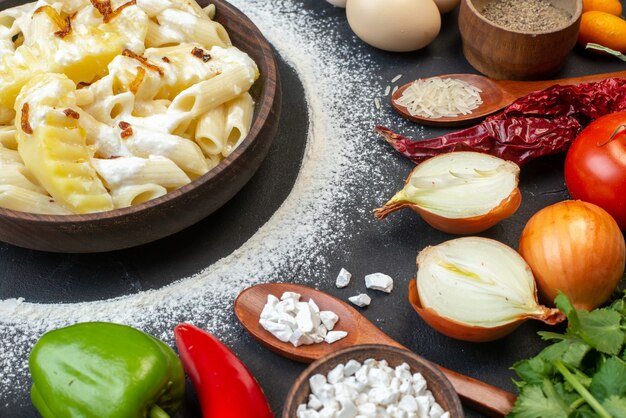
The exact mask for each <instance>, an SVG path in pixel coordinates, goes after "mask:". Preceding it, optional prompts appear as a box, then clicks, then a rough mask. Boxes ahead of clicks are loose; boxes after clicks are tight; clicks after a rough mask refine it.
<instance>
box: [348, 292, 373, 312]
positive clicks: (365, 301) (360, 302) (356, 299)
mask: <svg viewBox="0 0 626 418" xmlns="http://www.w3.org/2000/svg"><path fill="white" fill-rule="evenodd" d="M348 300H349V301H350V302H352V303H353V304H354V305H356V306H358V307H359V308H365V307H366V306H369V304H370V303H372V298H371V297H369V296H368V295H367V294H365V293H360V294H358V295H355V296H350V297H349V298H348Z"/></svg>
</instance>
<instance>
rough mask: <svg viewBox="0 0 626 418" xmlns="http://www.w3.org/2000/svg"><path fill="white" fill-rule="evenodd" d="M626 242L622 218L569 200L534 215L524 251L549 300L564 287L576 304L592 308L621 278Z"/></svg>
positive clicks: (527, 228) (524, 234) (525, 233)
mask: <svg viewBox="0 0 626 418" xmlns="http://www.w3.org/2000/svg"><path fill="white" fill-rule="evenodd" d="M625 247H626V246H625V244H624V236H623V235H622V232H621V231H620V229H619V226H618V225H617V222H615V220H614V219H613V218H612V217H611V215H609V214H608V213H607V212H606V211H605V210H604V209H602V208H600V207H599V206H596V205H594V204H591V203H587V202H582V201H580V200H566V201H564V202H559V203H556V204H554V205H551V206H548V207H546V208H544V209H542V210H540V211H539V212H537V213H536V214H535V215H533V217H532V218H530V220H529V221H528V223H527V224H526V226H525V227H524V230H523V232H522V236H521V238H520V242H519V253H520V254H521V256H522V257H523V258H524V260H526V262H527V263H528V265H530V267H531V269H532V271H533V274H534V275H535V279H536V281H537V287H538V288H539V293H540V295H541V296H542V298H543V299H545V301H546V302H547V303H548V302H549V303H552V301H554V298H555V297H556V295H557V293H558V291H559V290H560V291H561V292H563V293H564V294H565V295H566V296H567V297H568V298H569V299H570V301H571V302H572V304H573V305H574V306H575V307H576V308H577V309H586V310H592V309H594V308H597V307H598V306H600V305H602V304H603V303H604V302H606V301H607V300H608V299H609V297H610V296H611V294H612V293H613V291H614V290H615V288H616V287H617V285H618V283H619V281H620V279H621V278H622V275H623V273H624V262H625V257H626V248H625Z"/></svg>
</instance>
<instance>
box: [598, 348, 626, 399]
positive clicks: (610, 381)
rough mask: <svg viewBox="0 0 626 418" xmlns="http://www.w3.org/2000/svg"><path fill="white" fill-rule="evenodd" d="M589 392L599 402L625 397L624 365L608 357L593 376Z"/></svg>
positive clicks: (625, 376)
mask: <svg viewBox="0 0 626 418" xmlns="http://www.w3.org/2000/svg"><path fill="white" fill-rule="evenodd" d="M589 390H590V391H591V393H592V394H593V396H595V397H596V398H598V399H599V400H600V401H601V402H602V401H604V400H605V399H607V398H609V397H612V396H618V397H626V363H625V362H624V361H622V360H620V359H619V358H617V357H609V358H608V359H606V361H604V363H603V364H602V365H601V366H600V369H599V370H598V371H597V372H596V374H594V375H593V378H592V379H591V386H590V387H589Z"/></svg>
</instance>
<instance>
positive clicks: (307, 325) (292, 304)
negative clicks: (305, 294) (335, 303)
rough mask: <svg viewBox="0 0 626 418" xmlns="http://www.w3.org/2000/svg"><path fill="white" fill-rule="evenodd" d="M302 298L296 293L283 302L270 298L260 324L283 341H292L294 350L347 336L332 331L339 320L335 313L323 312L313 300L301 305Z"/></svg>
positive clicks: (286, 294)
mask: <svg viewBox="0 0 626 418" xmlns="http://www.w3.org/2000/svg"><path fill="white" fill-rule="evenodd" d="M301 297H302V296H301V295H300V294H299V293H295V292H285V293H283V294H282V296H281V297H280V299H278V298H277V297H276V296H274V295H271V294H270V295H267V302H266V303H265V306H264V307H263V311H262V312H261V316H260V318H259V324H261V326H262V327H263V328H264V329H265V330H267V331H269V332H270V333H271V334H272V335H273V336H274V337H276V338H278V339H279V340H280V341H282V342H285V343H286V342H290V343H291V344H292V345H293V346H294V347H299V346H301V345H309V344H318V343H321V342H322V341H326V342H327V343H329V344H332V343H334V342H336V341H339V340H340V339H342V338H344V337H346V336H347V335H348V333H347V332H346V331H333V328H334V327H335V324H336V323H337V322H338V321H339V317H338V316H337V314H336V313H334V312H332V311H320V308H319V307H318V306H317V304H316V303H315V301H314V300H313V299H309V301H308V302H301V301H300V298H301Z"/></svg>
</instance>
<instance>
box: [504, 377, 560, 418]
mask: <svg viewBox="0 0 626 418" xmlns="http://www.w3.org/2000/svg"><path fill="white" fill-rule="evenodd" d="M568 414H569V410H568V408H567V407H564V405H563V403H562V402H560V401H559V400H558V399H556V398H555V397H553V396H550V397H548V396H546V395H545V394H544V392H543V390H542V389H541V387H540V386H535V385H532V386H525V387H524V388H523V389H522V391H521V393H520V396H519V397H518V398H517V402H515V406H514V407H513V410H512V411H511V413H510V414H509V415H508V417H509V418H544V417H550V418H567V416H568Z"/></svg>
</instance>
